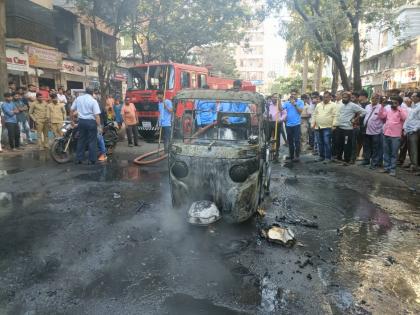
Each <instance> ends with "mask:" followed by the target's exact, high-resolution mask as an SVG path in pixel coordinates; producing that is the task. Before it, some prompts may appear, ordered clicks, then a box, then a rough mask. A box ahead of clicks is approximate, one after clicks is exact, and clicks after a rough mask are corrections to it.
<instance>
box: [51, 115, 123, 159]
mask: <svg viewBox="0 0 420 315" xmlns="http://www.w3.org/2000/svg"><path fill="white" fill-rule="evenodd" d="M62 132H63V136H62V137H59V138H56V139H54V142H53V144H52V145H51V148H50V154H51V157H52V158H53V160H54V161H56V162H57V163H60V164H64V163H67V162H69V161H70V160H71V159H72V157H73V155H74V153H75V152H76V150H77V141H78V139H79V136H80V135H79V130H78V129H77V126H72V124H71V123H70V122H68V121H66V122H65V123H64V125H63V128H62ZM102 136H103V137H104V141H105V147H106V150H107V154H108V155H111V154H112V153H113V150H114V149H115V147H116V145H117V142H118V124H117V123H116V122H109V123H106V124H105V126H104V128H103V131H102Z"/></svg>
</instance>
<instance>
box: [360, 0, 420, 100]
mask: <svg viewBox="0 0 420 315" xmlns="http://www.w3.org/2000/svg"><path fill="white" fill-rule="evenodd" d="M397 23H399V24H400V25H401V26H402V27H401V31H400V33H399V34H398V36H395V35H394V34H393V33H392V32H391V31H390V30H389V29H372V30H368V31H366V42H367V44H366V56H365V57H364V59H363V60H362V62H361V73H362V85H363V87H364V88H365V89H368V90H371V91H375V92H385V91H389V90H394V89H400V90H415V89H418V88H420V78H419V71H420V6H418V5H413V6H403V7H401V8H400V9H399V11H398V18H397Z"/></svg>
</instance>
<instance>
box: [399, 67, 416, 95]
mask: <svg viewBox="0 0 420 315" xmlns="http://www.w3.org/2000/svg"><path fill="white" fill-rule="evenodd" d="M418 73H419V67H418V66H414V67H410V68H406V69H402V70H400V71H399V82H400V84H399V86H400V88H401V89H403V90H415V89H417V88H418V87H419V77H418Z"/></svg>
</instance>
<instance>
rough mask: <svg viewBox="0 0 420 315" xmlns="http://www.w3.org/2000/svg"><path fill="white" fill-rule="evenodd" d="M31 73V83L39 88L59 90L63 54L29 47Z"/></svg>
mask: <svg viewBox="0 0 420 315" xmlns="http://www.w3.org/2000/svg"><path fill="white" fill-rule="evenodd" d="M27 52H28V59H29V66H30V67H31V69H32V70H31V71H30V74H29V81H30V83H32V84H35V85H37V86H39V87H41V86H48V87H49V88H50V89H53V88H54V89H55V88H57V85H58V84H57V83H58V82H60V68H61V54H60V53H59V52H58V51H57V50H53V49H46V48H40V47H35V46H27Z"/></svg>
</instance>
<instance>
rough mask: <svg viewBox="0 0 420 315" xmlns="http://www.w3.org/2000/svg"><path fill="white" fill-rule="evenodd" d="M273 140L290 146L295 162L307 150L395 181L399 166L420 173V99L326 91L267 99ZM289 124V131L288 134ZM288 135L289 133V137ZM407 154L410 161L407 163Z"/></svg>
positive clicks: (402, 94) (409, 94) (406, 95)
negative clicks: (419, 171) (359, 166)
mask: <svg viewBox="0 0 420 315" xmlns="http://www.w3.org/2000/svg"><path fill="white" fill-rule="evenodd" d="M266 119H267V129H266V130H267V131H266V132H267V136H268V138H273V139H275V140H276V141H275V148H276V150H275V158H278V154H279V146H280V139H281V138H283V140H284V144H285V145H287V146H288V147H289V156H288V157H287V158H288V159H290V160H291V161H294V162H297V161H299V157H300V153H301V147H303V146H305V145H307V148H306V147H304V149H308V150H311V151H312V153H313V154H314V155H317V156H319V158H318V160H319V161H320V162H324V163H329V162H338V163H342V164H343V165H349V164H355V163H356V161H359V164H360V165H363V166H366V167H369V168H370V169H371V170H376V169H380V171H381V172H383V173H389V174H390V175H391V176H395V174H396V168H397V166H398V165H400V166H402V167H406V168H409V169H411V171H413V172H414V173H415V174H417V175H418V174H419V173H418V166H419V149H420V143H419V142H420V94H419V92H417V91H414V92H404V91H403V92H398V93H391V94H390V95H386V96H385V95H382V94H378V93H373V94H372V95H369V93H368V92H367V91H365V90H362V91H360V92H346V91H345V92H340V93H337V94H335V95H333V94H332V93H331V92H329V91H325V92H323V93H322V95H321V94H320V93H318V92H313V93H311V94H304V95H302V96H301V97H300V98H298V96H297V91H291V93H290V98H289V99H288V100H283V101H282V100H281V99H280V96H279V95H277V94H274V95H272V96H270V97H268V98H267V108H266ZM284 125H285V129H284ZM284 130H286V132H284ZM407 153H408V155H409V161H407V159H406V157H407Z"/></svg>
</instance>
